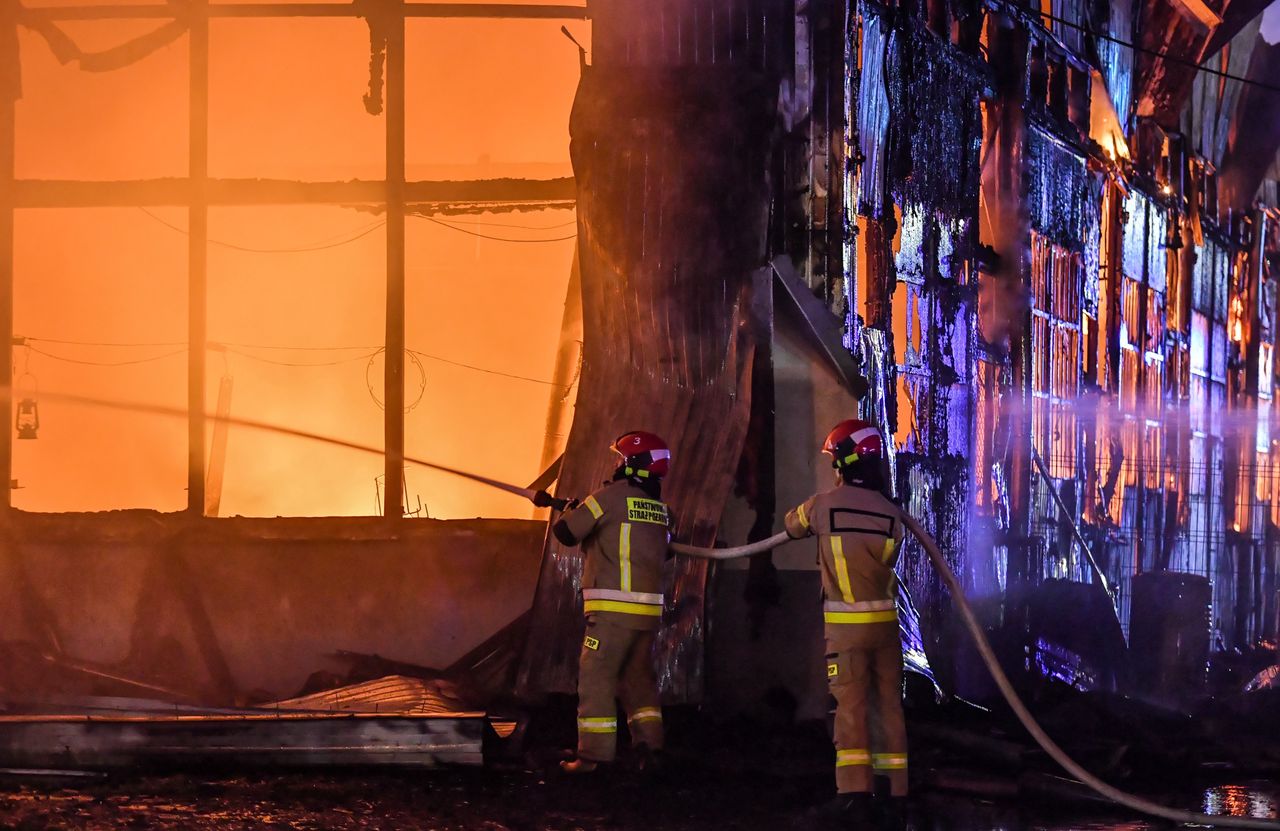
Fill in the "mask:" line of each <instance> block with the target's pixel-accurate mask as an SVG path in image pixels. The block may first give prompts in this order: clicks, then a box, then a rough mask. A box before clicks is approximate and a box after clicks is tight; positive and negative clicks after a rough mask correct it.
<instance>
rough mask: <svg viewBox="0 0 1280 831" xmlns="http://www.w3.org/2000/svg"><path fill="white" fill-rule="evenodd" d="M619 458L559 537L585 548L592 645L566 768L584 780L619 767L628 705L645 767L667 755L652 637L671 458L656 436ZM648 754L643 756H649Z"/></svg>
mask: <svg viewBox="0 0 1280 831" xmlns="http://www.w3.org/2000/svg"><path fill="white" fill-rule="evenodd" d="M612 449H613V451H614V452H616V453H617V454H618V455H619V456H620V457H621V459H622V460H621V463H620V464H619V465H618V468H617V470H616V471H615V472H614V475H613V481H611V482H608V483H607V484H605V485H604V487H602V488H600V489H599V490H597V491H596V492H595V493H593V494H591V495H590V496H588V497H587V498H586V499H584V500H582V502H581V504H579V505H577V506H576V507H574V508H573V509H572V510H570V511H569V512H568V513H566V514H565V515H564V516H563V517H561V519H560V520H559V521H558V522H557V523H556V524H555V525H554V526H553V527H552V532H553V533H554V535H555V537H556V539H558V540H559V541H560V542H561V543H563V544H565V545H579V544H581V545H582V549H583V553H584V554H585V555H586V563H585V565H584V568H583V573H582V607H583V613H584V614H585V615H586V618H587V627H586V637H585V638H584V639H583V642H582V654H581V659H580V662H579V665H578V751H577V758H576V759H574V760H573V761H569V762H562V763H561V766H562V767H563V768H564V769H565V770H566V771H568V772H570V773H586V772H589V771H592V770H595V769H596V767H597V766H598V765H600V764H601V763H607V762H611V761H613V759H614V754H615V752H616V747H617V738H618V708H617V704H616V703H615V698H617V699H621V702H622V708H623V710H624V711H625V713H626V717H627V726H628V728H629V729H630V731H631V739H632V742H633V744H634V745H635V746H636V747H637V749H638V750H640V751H641V754H642V758H644V755H647V754H648V753H656V752H657V751H660V750H661V749H662V739H663V736H662V709H661V707H660V706H659V702H658V683H657V679H656V677H655V675H654V670H653V660H652V656H651V652H652V650H653V638H654V632H655V631H656V630H657V628H658V624H659V622H660V620H661V615H662V565H663V563H664V562H665V561H666V559H667V556H668V554H667V546H668V545H669V544H670V541H671V533H670V528H671V519H670V513H669V512H668V510H667V506H666V504H664V503H663V502H662V478H663V477H664V476H666V474H667V469H668V467H669V465H670V461H671V452H670V450H669V449H668V448H667V445H666V442H664V441H663V440H662V439H661V438H659V437H658V436H655V435H653V434H652V433H645V432H641V431H633V432H629V433H624V434H623V435H621V436H619V437H618V439H617V440H616V441H615V442H614V443H613V445H612ZM641 745H643V746H644V747H643V748H641Z"/></svg>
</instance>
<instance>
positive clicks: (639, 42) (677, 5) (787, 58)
mask: <svg viewBox="0 0 1280 831" xmlns="http://www.w3.org/2000/svg"><path fill="white" fill-rule="evenodd" d="M587 8H588V9H589V14H590V16H591V19H592V23H593V27H592V44H593V49H592V59H593V63H594V65H595V66H599V67H606V66H633V67H659V66H716V65H734V66H739V67H745V68H749V69H752V70H755V71H758V72H765V73H768V74H776V73H777V72H778V71H779V70H780V69H781V68H783V67H785V66H787V65H789V64H790V62H791V60H792V55H791V54H790V52H789V47H790V45H791V43H792V40H793V39H792V35H791V32H792V31H793V30H794V26H795V18H794V16H793V15H792V14H791V4H790V3H789V2H782V0H590V2H588V3H587Z"/></svg>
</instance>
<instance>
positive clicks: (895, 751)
mask: <svg viewBox="0 0 1280 831" xmlns="http://www.w3.org/2000/svg"><path fill="white" fill-rule="evenodd" d="M827 685H828V688H829V689H830V690H831V695H832V696H834V697H835V700H836V724H835V745H836V790H837V791H838V792H840V793H870V792H871V791H872V785H873V780H872V775H873V773H874V774H879V775H882V776H887V777H888V778H889V786H890V789H891V793H892V795H893V796H906V795H907V725H906V718H905V716H904V715H903V712H902V647H901V646H900V645H899V644H898V641H897V638H896V637H895V638H894V639H893V642H892V643H890V644H886V645H882V646H875V647H854V648H844V649H841V650H839V651H837V652H831V653H828V655H827Z"/></svg>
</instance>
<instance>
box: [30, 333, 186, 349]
mask: <svg viewBox="0 0 1280 831" xmlns="http://www.w3.org/2000/svg"><path fill="white" fill-rule="evenodd" d="M25 339H26V340H32V341H36V342H38V343H56V344H58V345H59V346H112V347H114V346H119V347H127V348H144V347H149V348H162V347H163V348H169V349H172V348H173V347H175V346H182V347H185V346H186V345H187V344H186V341H169V342H157V343H121V342H118V341H111V342H106V341H87V340H59V339H58V338H35V337H31V336H29V335H28V336H26V338H25Z"/></svg>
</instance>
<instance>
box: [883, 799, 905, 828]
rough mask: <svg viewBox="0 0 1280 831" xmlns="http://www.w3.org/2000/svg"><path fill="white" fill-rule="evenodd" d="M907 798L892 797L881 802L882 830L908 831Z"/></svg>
mask: <svg viewBox="0 0 1280 831" xmlns="http://www.w3.org/2000/svg"><path fill="white" fill-rule="evenodd" d="M906 827H907V798H906V797H905V796H891V797H888V798H887V799H884V800H883V801H882V802H881V810H880V828H881V829H883V831H906Z"/></svg>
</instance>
